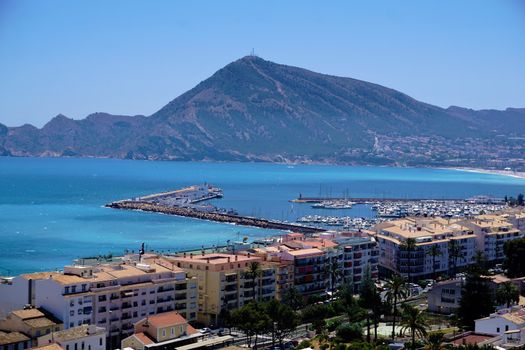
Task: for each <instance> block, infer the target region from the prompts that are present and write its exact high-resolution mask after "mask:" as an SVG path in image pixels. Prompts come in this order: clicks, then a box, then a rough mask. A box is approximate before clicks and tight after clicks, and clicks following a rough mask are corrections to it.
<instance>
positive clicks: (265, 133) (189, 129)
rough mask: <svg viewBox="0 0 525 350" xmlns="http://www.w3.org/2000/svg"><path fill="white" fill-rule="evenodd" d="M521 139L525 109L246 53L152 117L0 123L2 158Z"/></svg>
mask: <svg viewBox="0 0 525 350" xmlns="http://www.w3.org/2000/svg"><path fill="white" fill-rule="evenodd" d="M523 133H525V109H507V110H505V111H494V110H486V111H473V110H469V109H465V108H461V107H450V108H448V109H443V108H440V107H437V106H433V105H430V104H426V103H423V102H419V101H417V100H415V99H413V98H411V97H410V96H407V95H405V94H403V93H401V92H398V91H396V90H393V89H389V88H386V87H383V86H380V85H377V84H372V83H368V82H365V81H360V80H356V79H351V78H342V77H336V76H330V75H325V74H320V73H315V72H312V71H308V70H305V69H301V68H297V67H292V66H286V65H281V64H276V63H273V62H270V61H266V60H263V59H261V58H258V57H254V56H247V57H244V58H241V59H239V60H237V61H235V62H232V63H230V64H228V65H227V66H225V67H224V68H222V69H220V70H219V71H217V72H216V73H215V74H214V75H213V76H211V77H210V78H208V79H206V80H204V81H203V82H201V83H199V84H198V85H197V86H195V87H194V88H193V89H191V90H189V91H187V92H186V93H184V94H182V95H181V96H179V97H177V98H175V99H174V100H173V101H171V102H169V103H168V104H167V105H166V106H164V107H162V108H161V109H160V110H159V111H157V112H156V113H154V114H153V115H151V116H149V117H145V116H116V115H110V114H105V113H95V114H92V115H89V116H88V117H87V118H85V119H83V120H73V119H69V118H67V117H65V116H63V115H58V116H56V117H55V118H53V119H52V120H51V121H50V122H49V123H47V124H46V125H45V126H44V127H43V128H41V129H37V128H35V127H33V126H30V125H23V126H21V127H14V128H6V127H5V126H3V125H1V124H0V154H8V155H15V156H92V157H115V158H130V159H175V160H240V161H247V160H259V161H333V162H338V161H339V162H340V161H342V162H346V161H348V160H349V159H350V160H351V162H362V163H370V162H371V163H377V162H380V163H384V162H386V163H391V162H397V163H400V162H401V163H402V162H403V161H402V159H395V158H396V157H397V156H395V157H393V158H392V154H393V153H392V152H391V150H392V146H391V145H387V146H386V147H385V146H384V145H383V146H381V144H382V140H392V139H394V140H396V139H400V140H404V139H406V138H413V137H416V138H417V137H421V138H423V139H437V140H458V139H472V138H475V139H486V140H490V139H491V138H493V137H494V136H495V135H498V134H512V135H518V136H519V135H520V134H523ZM394 143H395V142H394ZM385 149H386V150H387V151H384V150H385ZM389 152H390V153H392V154H390V153H389ZM389 154H390V155H389ZM397 158H399V157H397Z"/></svg>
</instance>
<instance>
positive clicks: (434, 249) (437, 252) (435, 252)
mask: <svg viewBox="0 0 525 350" xmlns="http://www.w3.org/2000/svg"><path fill="white" fill-rule="evenodd" d="M427 254H428V255H429V256H431V257H432V278H433V279H436V278H437V276H436V258H437V257H438V256H441V255H443V253H442V252H441V249H439V245H437V244H432V246H431V247H430V249H429V250H428V252H427Z"/></svg>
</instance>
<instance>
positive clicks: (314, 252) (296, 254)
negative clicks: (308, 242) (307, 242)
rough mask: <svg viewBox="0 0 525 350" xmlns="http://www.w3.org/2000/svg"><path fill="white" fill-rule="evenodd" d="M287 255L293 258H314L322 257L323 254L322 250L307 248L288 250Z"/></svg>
mask: <svg viewBox="0 0 525 350" xmlns="http://www.w3.org/2000/svg"><path fill="white" fill-rule="evenodd" d="M288 254H290V255H292V256H294V257H299V258H300V257H303V256H305V257H307V256H312V255H314V256H316V255H322V254H324V252H323V251H322V250H319V249H317V248H309V249H297V250H290V251H288Z"/></svg>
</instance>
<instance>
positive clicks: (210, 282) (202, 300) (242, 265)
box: [165, 253, 275, 325]
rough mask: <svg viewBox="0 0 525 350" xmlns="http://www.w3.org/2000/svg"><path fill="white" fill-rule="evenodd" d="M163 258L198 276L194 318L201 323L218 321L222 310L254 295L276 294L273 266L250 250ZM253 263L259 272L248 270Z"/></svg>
mask: <svg viewBox="0 0 525 350" xmlns="http://www.w3.org/2000/svg"><path fill="white" fill-rule="evenodd" d="M165 260H166V261H167V262H168V263H171V264H174V265H175V266H176V267H178V268H181V269H184V271H186V272H187V273H188V275H189V276H191V277H192V278H196V279H197V283H198V286H199V288H198V289H199V293H198V294H199V300H198V315H197V320H198V321H199V322H202V323H204V324H207V325H217V324H219V322H220V320H219V315H220V313H221V311H222V310H233V309H236V308H239V307H242V306H243V305H244V304H245V303H246V302H248V301H250V300H254V299H255V298H256V299H258V300H271V299H273V298H275V268H274V266H271V265H263V264H262V262H263V259H262V258H261V257H258V256H252V255H250V254H247V255H241V254H236V255H230V254H222V253H202V254H192V253H190V254H188V253H184V255H182V256H170V257H166V258H165ZM252 263H255V264H258V266H259V268H260V273H259V274H258V275H255V276H252V275H251V274H250V273H249V269H250V265H251V264H252ZM254 282H255V284H254Z"/></svg>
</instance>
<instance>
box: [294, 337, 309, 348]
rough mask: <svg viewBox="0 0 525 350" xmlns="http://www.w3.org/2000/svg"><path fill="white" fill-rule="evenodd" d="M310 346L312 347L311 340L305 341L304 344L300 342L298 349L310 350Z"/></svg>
mask: <svg viewBox="0 0 525 350" xmlns="http://www.w3.org/2000/svg"><path fill="white" fill-rule="evenodd" d="M310 346H312V343H311V342H310V341H309V340H306V339H305V340H303V341H302V342H300V343H299V345H297V349H305V348H309V347H310Z"/></svg>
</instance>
